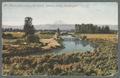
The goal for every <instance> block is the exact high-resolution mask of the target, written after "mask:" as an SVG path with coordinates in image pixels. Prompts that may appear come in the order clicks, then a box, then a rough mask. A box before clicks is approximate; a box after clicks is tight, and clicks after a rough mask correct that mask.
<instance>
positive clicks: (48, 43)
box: [3, 38, 63, 57]
mask: <svg viewBox="0 0 120 78" xmlns="http://www.w3.org/2000/svg"><path fill="white" fill-rule="evenodd" d="M23 43H24V42H23ZM61 47H63V46H62V44H61V43H60V41H59V40H56V39H54V38H50V39H40V43H29V44H7V45H3V50H4V52H3V56H5V57H6V56H14V55H25V54H30V53H38V52H40V53H41V54H42V53H43V52H44V53H45V52H47V51H50V50H53V49H57V48H61Z"/></svg>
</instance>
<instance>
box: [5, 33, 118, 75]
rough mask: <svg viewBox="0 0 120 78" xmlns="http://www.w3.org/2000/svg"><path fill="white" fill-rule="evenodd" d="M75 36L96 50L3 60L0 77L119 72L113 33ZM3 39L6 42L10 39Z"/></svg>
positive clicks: (115, 41)
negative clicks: (84, 38) (90, 43)
mask: <svg viewBox="0 0 120 78" xmlns="http://www.w3.org/2000/svg"><path fill="white" fill-rule="evenodd" d="M7 34H12V35H14V36H15V37H18V39H19V38H20V37H22V36H23V35H24V33H21V32H17V33H15V32H7ZM36 35H38V36H39V37H40V39H41V40H42V38H43V39H48V38H51V37H53V35H54V34H40V33H36ZM76 36H77V37H81V36H86V37H87V39H88V40H89V41H92V42H94V44H96V45H98V47H97V48H96V49H95V50H94V51H93V52H82V53H81V52H79V53H71V54H67V53H65V54H62V55H49V54H47V53H46V55H38V56H34V55H27V56H13V57H3V75H82V76H83V75H86V76H112V75H114V74H115V73H116V72H117V71H118V67H117V56H116V55H117V41H118V37H117V35H116V34H76ZM4 40H5V39H4ZM6 40H7V41H8V42H9V39H6ZM3 44H5V43H4V42H3ZM8 44H9V45H11V44H12V43H8ZM29 46H30V45H29Z"/></svg>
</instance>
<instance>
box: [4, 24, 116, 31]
mask: <svg viewBox="0 0 120 78" xmlns="http://www.w3.org/2000/svg"><path fill="white" fill-rule="evenodd" d="M98 26H104V25H98ZM108 26H109V27H110V29H112V30H118V26H117V25H108ZM34 27H35V29H37V30H39V29H41V30H55V29H57V28H59V29H61V30H72V29H75V24H41V25H34ZM2 28H14V29H16V28H18V29H22V28H23V25H19V26H12V25H3V26H2Z"/></svg>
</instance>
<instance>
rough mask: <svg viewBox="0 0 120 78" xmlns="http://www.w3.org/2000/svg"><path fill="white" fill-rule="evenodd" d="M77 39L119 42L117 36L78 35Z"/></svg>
mask: <svg viewBox="0 0 120 78" xmlns="http://www.w3.org/2000/svg"><path fill="white" fill-rule="evenodd" d="M76 36H77V37H82V36H87V39H90V40H107V41H113V42H117V41H118V35H117V34H77V35H76Z"/></svg>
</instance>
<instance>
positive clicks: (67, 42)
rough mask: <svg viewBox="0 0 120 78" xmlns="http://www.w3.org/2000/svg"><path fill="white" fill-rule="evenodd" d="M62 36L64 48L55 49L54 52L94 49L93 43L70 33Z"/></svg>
mask: <svg viewBox="0 0 120 78" xmlns="http://www.w3.org/2000/svg"><path fill="white" fill-rule="evenodd" d="M62 38H63V39H64V41H63V45H64V48H63V49H59V50H57V51H55V52H56V53H66V52H86V51H93V50H94V47H93V44H92V43H90V42H88V41H84V40H80V39H78V38H75V37H72V36H70V35H68V36H63V37H62Z"/></svg>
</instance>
